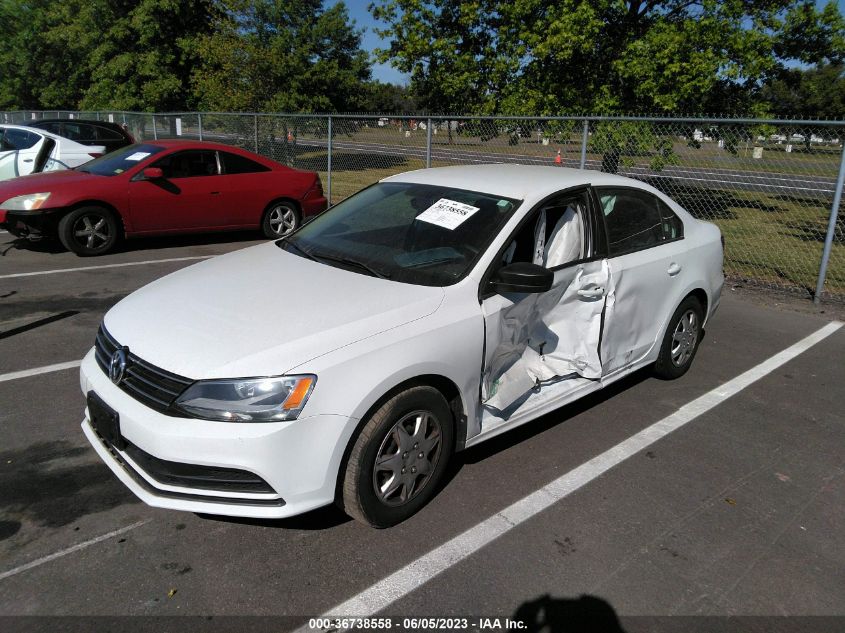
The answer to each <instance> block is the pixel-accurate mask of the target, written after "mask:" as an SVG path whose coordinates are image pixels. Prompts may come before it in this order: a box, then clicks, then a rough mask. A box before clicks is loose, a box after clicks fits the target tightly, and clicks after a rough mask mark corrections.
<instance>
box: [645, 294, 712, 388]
mask: <svg viewBox="0 0 845 633" xmlns="http://www.w3.org/2000/svg"><path fill="white" fill-rule="evenodd" d="M703 323H704V310H703V308H702V307H701V302H700V301H699V300H698V299H696V298H695V297H687V298H686V299H684V300H683V301H682V302H681V305H679V306H678V309H677V310H675V313H674V314H673V315H672V318H671V319H670V320H669V326H668V327H667V328H666V334H664V336H663V343H662V344H661V346H660V355H659V356H658V357H657V362H656V363H655V365H654V373H655V374H657V375H658V376H659V377H660V378H666V379H667V380H672V379H674V378H680V377H681V376H683V375H684V374H685V373H687V370H688V369H689V368H690V365H692V361H693V359H694V358H695V353H696V352H697V351H698V343H699V341H700V340H701V334H702V332H703V330H702V324H703Z"/></svg>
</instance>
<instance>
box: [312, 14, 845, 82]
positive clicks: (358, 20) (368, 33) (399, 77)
mask: <svg viewBox="0 0 845 633" xmlns="http://www.w3.org/2000/svg"><path fill="white" fill-rule="evenodd" d="M338 1H339V0H325V6H326V7H330V6H333V5H335V4H337V3H338ZM828 1H829V0H816V6H818V7H823V6H824V5H826V4H827V3H828ZM370 2H372V0H346V7H347V9H348V10H349V17H351V18H352V19H353V20H355V28H357V29H358V30H359V31H364V35H363V41H362V48H363V49H364V50H366V51H372V50H373V49H375V48H380V47H386V46H385V43H384V42H383V41H382V39H381V38H380V37H379V36H378V35H376V33H375V29H376V28H384V27H385V25H384V24H380V23H379V22H376V20H375V19H374V18H373V16H372V15H371V14H370V12H369V11H368V10H367V7H368V6H369V5H370ZM837 4H838V5H839V11H840V12H841V13H845V0H837ZM373 79H377V80H379V81H382V82H385V83H393V84H402V85H407V84H408V83H409V81H410V75H407V74H405V73H401V72H399V71H398V70H396V69H395V68H393V67H392V66H390V64H373Z"/></svg>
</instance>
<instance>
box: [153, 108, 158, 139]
mask: <svg viewBox="0 0 845 633" xmlns="http://www.w3.org/2000/svg"><path fill="white" fill-rule="evenodd" d="M153 138H154V139H155V140H158V130H157V129H156V115H155V114H154V115H153Z"/></svg>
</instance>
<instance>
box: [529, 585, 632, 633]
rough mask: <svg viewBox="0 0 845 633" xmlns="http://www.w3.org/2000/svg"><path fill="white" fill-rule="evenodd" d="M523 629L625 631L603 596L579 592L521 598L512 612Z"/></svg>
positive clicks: (548, 632) (546, 632) (575, 632)
mask: <svg viewBox="0 0 845 633" xmlns="http://www.w3.org/2000/svg"><path fill="white" fill-rule="evenodd" d="M512 619H513V620H516V621H521V622H522V623H523V624H524V626H525V628H523V629H519V630H520V631H525V632H526V633H540V632H542V633H557V632H558V631H566V632H567V633H588V632H589V633H593V632H600V633H625V631H624V629H623V628H622V625H621V624H620V623H619V616H617V615H616V611H614V609H613V607H611V606H610V603H608V602H607V601H606V600H602V599H601V598H596V597H595V596H587V595H583V596H581V597H579V598H552V597H551V596H549V595H548V594H546V595H544V596H540V597H539V598H537V599H536V600H532V601H530V602H524V603H523V604H521V605H520V606H519V607H518V608H517V610H516V611H515V612H514V614H513V618H512Z"/></svg>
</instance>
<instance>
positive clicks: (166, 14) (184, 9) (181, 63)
mask: <svg viewBox="0 0 845 633" xmlns="http://www.w3.org/2000/svg"><path fill="white" fill-rule="evenodd" d="M77 4H78V6H77V7H76V10H77V11H78V15H80V16H83V17H82V19H81V20H77V22H81V24H79V27H80V28H82V27H88V28H91V29H92V33H93V35H94V37H96V40H95V42H93V46H90V48H89V52H88V55H87V58H88V64H89V70H90V85H89V86H88V88H87V89H86V90H85V94H84V96H83V98H82V101H81V103H80V106H81V107H82V108H83V109H105V108H114V109H118V110H150V111H159V112H162V111H164V112H167V111H173V110H181V109H185V108H187V107H190V106H191V105H193V104H192V101H193V100H192V98H191V87H190V75H191V69H192V67H193V65H194V63H195V61H196V41H197V38H198V37H199V36H200V35H203V34H205V33H207V32H209V31H210V29H211V28H212V20H213V17H214V14H215V10H214V7H213V5H212V3H211V1H210V0H140V1H136V0H119V1H116V0H110V1H109V2H104V3H102V4H103V5H104V6H103V7H102V8H100V7H96V6H94V5H92V4H91V3H90V2H89V1H88V0H84V1H82V2H78V0H77Z"/></svg>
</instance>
